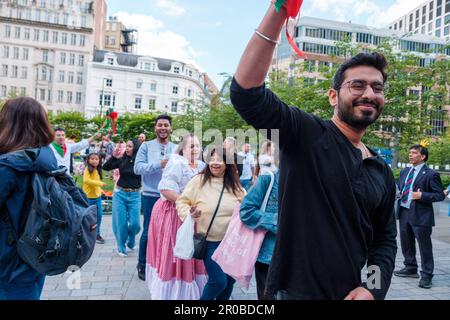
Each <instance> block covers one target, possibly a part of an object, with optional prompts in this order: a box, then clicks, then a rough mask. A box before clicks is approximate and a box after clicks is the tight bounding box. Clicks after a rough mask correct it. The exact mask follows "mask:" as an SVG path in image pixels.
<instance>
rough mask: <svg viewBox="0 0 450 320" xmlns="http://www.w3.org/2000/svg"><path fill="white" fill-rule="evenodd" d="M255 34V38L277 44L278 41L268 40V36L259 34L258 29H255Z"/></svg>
mask: <svg viewBox="0 0 450 320" xmlns="http://www.w3.org/2000/svg"><path fill="white" fill-rule="evenodd" d="M255 34H256V35H257V36H259V37H261V38H262V39H264V40H266V41H269V42H272V43H275V44H278V41H275V40H272V39H270V38H269V37H268V36H266V35H264V34H262V33H261V32H259V31H258V29H255Z"/></svg>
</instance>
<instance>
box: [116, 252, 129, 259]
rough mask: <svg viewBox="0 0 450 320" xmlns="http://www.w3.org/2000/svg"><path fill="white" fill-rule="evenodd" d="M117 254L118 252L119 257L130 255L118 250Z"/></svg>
mask: <svg viewBox="0 0 450 320" xmlns="http://www.w3.org/2000/svg"><path fill="white" fill-rule="evenodd" d="M117 254H118V256H119V257H122V258H125V257H128V255H127V254H126V253H123V252H117Z"/></svg>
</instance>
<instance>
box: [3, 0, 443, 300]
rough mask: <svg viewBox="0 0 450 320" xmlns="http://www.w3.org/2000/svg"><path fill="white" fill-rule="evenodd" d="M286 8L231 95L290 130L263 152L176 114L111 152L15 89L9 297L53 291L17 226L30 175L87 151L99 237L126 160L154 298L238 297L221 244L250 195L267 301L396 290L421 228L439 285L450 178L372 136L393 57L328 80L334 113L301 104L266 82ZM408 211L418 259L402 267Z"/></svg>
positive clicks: (6, 276)
mask: <svg viewBox="0 0 450 320" xmlns="http://www.w3.org/2000/svg"><path fill="white" fill-rule="evenodd" d="M285 20H286V11H285V9H283V8H282V9H281V10H280V11H278V12H277V11H276V10H275V9H274V8H273V7H271V8H270V9H269V10H268V12H267V14H266V16H265V17H264V19H263V21H262V22H261V24H260V26H259V27H258V29H257V30H258V31H257V32H256V33H255V34H254V36H253V37H252V39H251V40H250V43H249V45H248V47H247V48H246V50H245V52H244V54H243V56H242V58H241V61H240V64H239V67H238V69H237V72H236V74H235V77H234V78H233V81H232V83H231V89H230V92H231V100H232V103H233V105H234V107H235V108H236V110H237V111H238V112H239V114H240V115H241V116H242V117H243V119H245V120H246V121H247V122H248V123H249V124H251V125H252V126H254V127H255V128H257V129H279V133H280V138H279V145H276V144H275V143H273V142H272V141H266V142H265V143H264V144H263V145H262V147H261V148H260V150H259V151H260V154H259V155H254V154H252V152H251V147H250V145H249V144H244V145H243V146H242V151H241V152H239V151H238V148H239V147H240V146H237V143H236V139H235V138H234V137H227V138H226V139H224V141H223V144H222V145H221V146H213V147H211V148H207V149H206V150H204V151H203V150H202V149H201V143H200V141H199V139H198V137H196V136H195V135H194V134H189V135H186V136H184V137H183V138H182V140H181V141H180V142H179V143H178V145H176V144H174V143H172V142H171V141H170V137H171V133H172V131H173V128H172V119H171V117H170V116H168V115H160V116H158V117H157V118H156V120H155V123H154V132H155V135H156V138H155V139H153V140H151V141H146V137H145V135H144V134H141V135H140V136H139V137H138V139H133V140H129V141H126V142H125V141H123V142H120V143H119V144H117V145H116V146H115V147H113V146H112V144H111V143H109V141H107V140H102V141H101V145H100V150H103V151H99V150H98V148H95V147H94V148H90V146H91V145H92V143H93V142H94V140H95V139H99V138H100V134H96V135H94V136H93V137H91V138H89V139H84V140H82V141H80V142H78V143H68V142H67V141H66V137H65V131H64V129H62V128H55V129H54V130H52V129H51V125H50V123H49V121H48V118H47V115H46V112H45V110H44V108H43V107H42V106H41V105H40V104H39V103H38V102H37V101H36V100H34V99H31V98H16V99H13V100H9V101H7V102H6V104H5V105H4V106H3V108H2V110H1V111H0V176H1V177H2V179H1V180H0V188H1V189H2V193H1V194H0V210H1V211H0V213H1V218H2V219H1V220H0V299H39V297H40V294H41V291H42V288H43V284H44V281H45V277H44V276H43V275H41V274H39V273H38V272H37V271H35V270H33V269H32V268H31V267H29V266H28V265H27V264H26V263H24V262H23V261H22V260H21V258H20V257H19V255H18V253H17V248H16V245H17V244H16V242H15V241H14V239H11V237H10V235H11V233H15V234H20V232H21V230H22V229H23V224H24V222H25V221H26V219H27V217H28V214H29V213H30V206H31V203H32V196H33V194H32V192H31V189H32V186H31V185H30V176H31V175H32V174H33V173H35V172H47V171H51V170H55V169H57V168H58V167H63V168H65V169H66V170H67V174H70V167H71V164H70V163H71V160H70V159H71V155H72V154H73V153H75V152H80V151H82V150H87V152H86V154H85V155H86V159H85V167H84V169H83V190H84V192H85V194H86V197H87V199H88V201H89V203H90V204H92V205H95V206H97V210H98V214H97V220H98V221H97V222H98V223H97V243H99V244H102V243H104V242H105V239H104V238H103V237H102V236H101V220H102V204H101V196H102V188H103V187H104V185H105V184H104V181H103V179H102V176H103V170H104V171H112V170H114V171H115V174H114V176H115V181H116V183H115V187H114V192H113V200H112V203H113V204H112V207H113V208H112V228H113V233H114V237H115V241H116V246H117V250H116V251H117V254H118V255H119V256H120V257H123V258H126V257H127V256H128V252H129V251H130V250H131V251H133V250H135V249H136V245H137V242H136V240H137V239H136V238H137V237H138V236H139V233H140V232H141V235H140V239H139V253H138V261H137V272H138V276H139V278H140V279H141V280H144V281H145V282H146V284H147V286H148V289H149V291H150V293H151V297H152V299H185V300H197V299H200V300H213V299H217V300H227V299H229V298H230V296H231V293H232V290H233V286H234V284H235V281H236V279H235V278H233V277H232V276H230V275H229V274H227V273H226V272H224V270H223V268H222V267H221V265H220V264H219V263H218V261H216V260H215V259H214V254H215V252H216V251H217V250H219V248H220V247H221V242H222V241H223V239H224V237H225V236H226V235H227V229H228V226H229V224H230V220H231V219H232V217H233V213H234V210H235V208H236V206H240V207H239V217H240V221H241V222H242V223H243V224H244V225H245V226H246V227H247V228H249V229H250V230H263V231H264V232H265V233H264V239H263V241H262V244H261V247H260V248H259V250H258V252H257V253H258V254H257V257H256V262H255V264H254V272H255V275H256V282H257V295H258V298H259V299H261V300H271V299H280V300H284V299H334V300H338V299H347V300H359V299H363V300H372V299H384V298H385V296H386V293H387V291H388V289H389V286H390V282H391V278H392V275H393V274H394V275H396V276H399V277H413V278H419V274H418V265H417V261H416V248H415V240H417V241H418V244H419V250H420V255H421V258H422V259H421V263H422V265H421V272H420V281H419V284H418V285H419V287H421V288H431V286H432V277H433V270H434V260H433V252H432V243H431V232H432V227H433V226H434V212H433V206H432V204H433V202H437V201H442V200H443V199H444V197H445V195H446V194H447V195H448V193H449V192H450V186H449V187H448V188H447V190H446V191H445V192H444V190H443V187H442V183H441V180H440V176H439V173H437V172H435V171H434V170H431V169H429V168H428V167H427V166H426V161H427V160H428V150H427V148H426V146H424V145H413V146H411V148H410V149H409V160H410V163H411V166H410V167H408V168H406V169H404V170H403V171H402V172H401V174H400V177H399V178H398V179H397V181H395V179H394V175H393V172H392V170H391V169H390V168H389V166H388V164H387V163H386V162H385V161H384V160H383V159H381V158H380V157H379V156H378V154H377V153H376V152H374V151H373V150H372V149H371V148H369V147H368V146H366V145H365V144H364V143H363V142H362V139H363V136H364V134H365V131H366V128H367V127H368V126H369V125H371V124H372V123H374V122H375V121H376V120H377V119H378V117H379V116H380V115H381V114H382V111H383V108H384V104H385V97H384V88H385V84H386V82H387V77H388V75H387V73H386V68H387V62H386V59H385V58H384V56H383V55H381V54H379V53H360V54H358V55H356V56H354V57H352V58H350V59H348V60H347V61H345V62H344V63H343V64H342V65H341V66H340V68H339V69H338V70H337V72H336V74H335V76H334V79H333V87H332V88H331V89H330V90H329V92H328V98H329V101H330V105H331V106H332V107H333V108H334V115H333V117H332V119H331V120H323V119H320V118H318V117H316V116H314V115H311V114H308V113H306V112H303V111H302V110H301V109H299V108H294V107H289V106H287V105H286V104H285V103H284V102H282V101H281V100H280V99H279V98H278V97H277V96H276V95H275V94H274V93H273V92H272V91H270V90H269V89H267V88H266V87H265V86H264V81H265V78H266V75H267V72H268V70H269V67H270V64H271V61H272V56H273V51H274V49H275V43H276V41H275V40H273V39H277V38H278V36H279V34H280V31H281V28H282V26H283V23H284V21H285ZM30 133H32V134H30ZM24 150H25V152H19V151H24ZM279 154H280V155H281V156H279ZM279 159H281V161H280V160H279ZM102 163H103V164H102ZM279 168H280V169H279ZM264 202H266V203H265V204H264V205H263V203H264ZM394 209H396V210H394ZM394 211H395V212H394ZM141 212H142V215H143V223H142V226H141V224H140V219H139V218H140V214H141ZM449 215H450V208H449ZM395 218H398V219H399V221H400V223H399V233H400V240H401V249H402V253H403V255H404V258H405V260H404V264H405V267H404V268H403V269H401V270H396V271H394V266H395V257H396V253H397V241H396V239H397V228H396V224H395ZM8 219H10V220H11V221H12V222H13V223H12V224H7V223H5V221H8ZM187 219H193V221H195V230H196V233H198V234H200V235H203V236H204V237H206V242H205V251H204V254H203V255H201V256H200V257H199V258H197V259H196V258H192V259H181V258H178V257H176V256H175V255H174V247H175V244H176V240H177V231H178V230H179V228H180V226H182V225H183V223H185V222H186V221H187ZM10 225H13V226H14V230H11V228H8V226H10ZM236 263H239V261H237V262H236ZM365 265H367V266H368V267H370V266H376V267H377V268H378V270H379V271H380V274H379V285H378V286H373V285H372V284H371V283H366V282H363V281H362V280H361V272H362V271H361V270H362V269H363V267H364V266H365ZM369 269H370V268H369Z"/></svg>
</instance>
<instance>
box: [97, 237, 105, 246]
mask: <svg viewBox="0 0 450 320" xmlns="http://www.w3.org/2000/svg"><path fill="white" fill-rule="evenodd" d="M96 241H97V243H99V244H104V243H105V239H103V238H102V236H101V235H97V240H96Z"/></svg>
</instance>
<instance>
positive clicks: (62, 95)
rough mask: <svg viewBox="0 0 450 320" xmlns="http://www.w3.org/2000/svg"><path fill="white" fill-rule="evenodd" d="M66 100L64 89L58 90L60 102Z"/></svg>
mask: <svg viewBox="0 0 450 320" xmlns="http://www.w3.org/2000/svg"><path fill="white" fill-rule="evenodd" d="M63 101H64V91H62V90H58V102H63Z"/></svg>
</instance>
